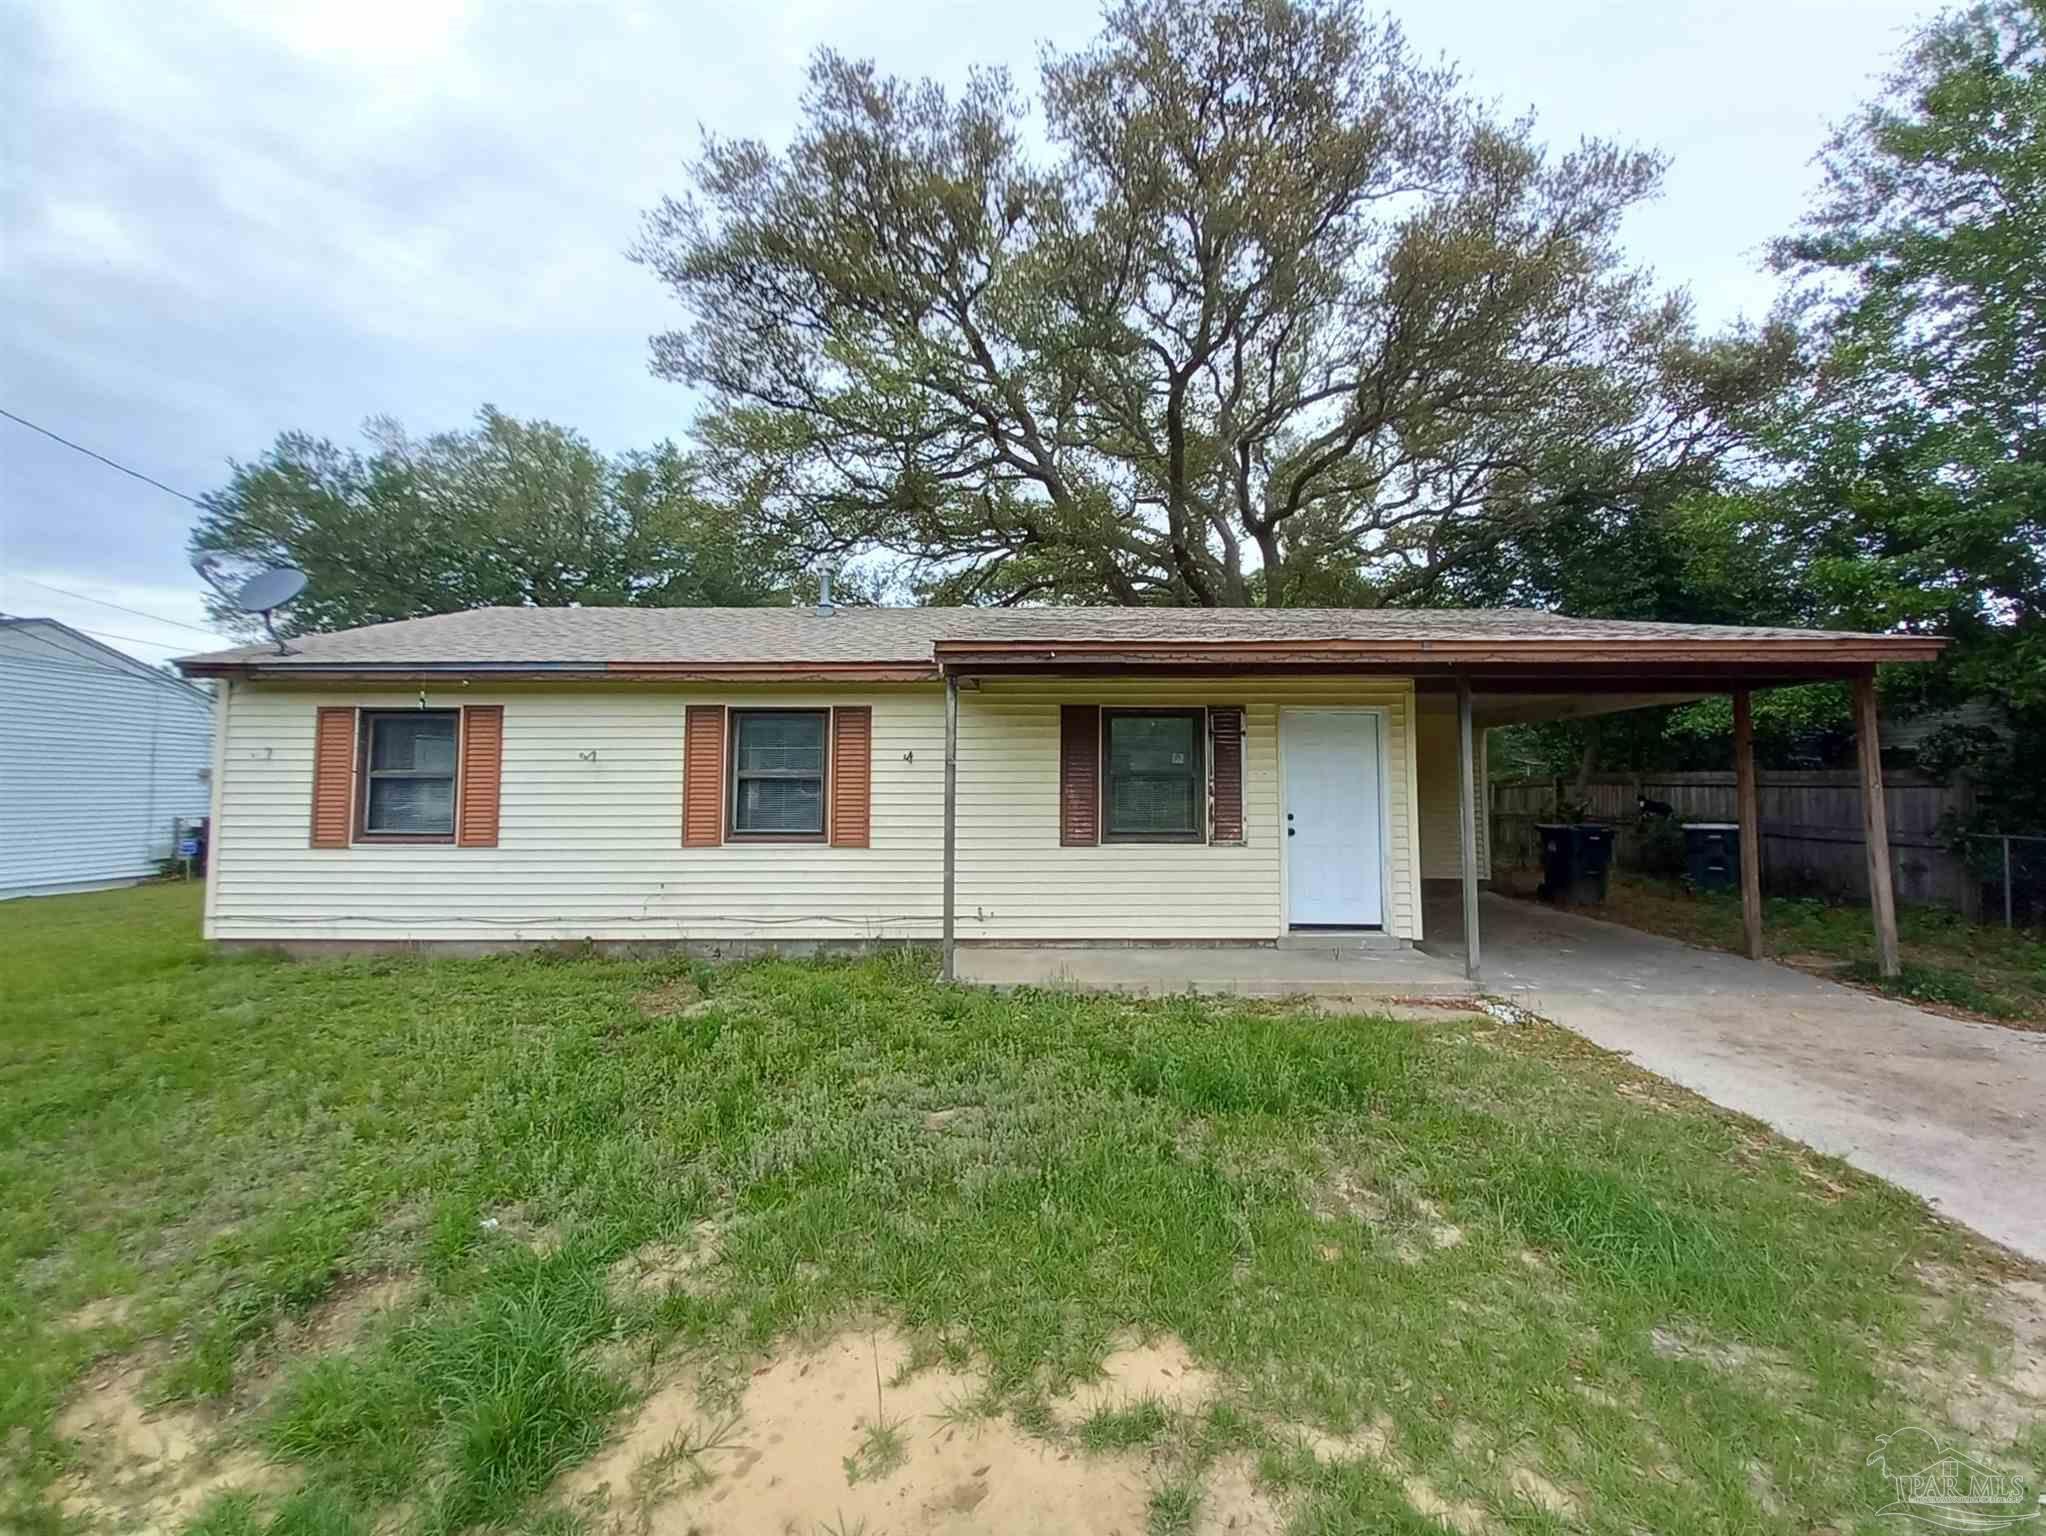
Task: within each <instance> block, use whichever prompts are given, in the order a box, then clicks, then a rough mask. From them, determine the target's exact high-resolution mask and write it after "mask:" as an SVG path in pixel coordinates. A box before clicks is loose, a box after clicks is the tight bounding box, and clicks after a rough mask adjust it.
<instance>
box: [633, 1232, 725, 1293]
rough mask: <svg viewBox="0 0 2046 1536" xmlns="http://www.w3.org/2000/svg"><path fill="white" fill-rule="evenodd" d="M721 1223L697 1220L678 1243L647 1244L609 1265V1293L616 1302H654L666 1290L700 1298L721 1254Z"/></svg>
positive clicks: (705, 1290) (707, 1287)
mask: <svg viewBox="0 0 2046 1536" xmlns="http://www.w3.org/2000/svg"><path fill="white" fill-rule="evenodd" d="M723 1240H724V1224H723V1223H722V1222H720V1221H717V1220H715V1219H713V1220H709V1221H699V1222H698V1223H697V1224H696V1225H695V1226H694V1227H692V1228H690V1229H689V1234H688V1236H687V1237H685V1238H683V1239H682V1240H681V1241H679V1242H672V1243H665V1242H660V1243H648V1244H646V1245H645V1246H643V1247H641V1248H638V1249H635V1250H634V1251H633V1252H631V1253H628V1254H627V1255H626V1256H625V1257H624V1258H622V1259H620V1260H619V1261H618V1262H617V1263H616V1264H613V1265H612V1266H611V1272H610V1275H609V1281H610V1286H611V1294H612V1295H613V1296H615V1297H617V1298H618V1299H619V1300H621V1301H623V1300H627V1299H629V1298H631V1297H634V1296H650V1297H653V1298H655V1299H656V1300H658V1299H659V1298H660V1297H662V1296H665V1295H667V1294H668V1293H669V1292H670V1291H682V1292H685V1293H686V1294H688V1295H691V1296H701V1295H704V1294H706V1293H707V1292H708V1291H709V1290H710V1275H709V1271H710V1270H711V1269H712V1268H714V1267H715V1266H716V1264H717V1261H718V1258H719V1256H720V1254H721V1253H722V1251H723V1250H722V1247H721V1244H722V1242H723Z"/></svg>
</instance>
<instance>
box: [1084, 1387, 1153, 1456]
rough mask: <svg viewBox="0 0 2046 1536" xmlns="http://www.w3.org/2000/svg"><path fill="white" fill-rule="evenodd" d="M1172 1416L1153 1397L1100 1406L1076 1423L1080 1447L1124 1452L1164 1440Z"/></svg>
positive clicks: (1091, 1449)
mask: <svg viewBox="0 0 2046 1536" xmlns="http://www.w3.org/2000/svg"><path fill="white" fill-rule="evenodd" d="M1171 1427H1172V1416H1171V1415H1170V1414H1169V1413H1168V1412H1167V1411H1166V1408H1165V1405H1164V1404H1163V1403H1161V1402H1159V1401H1158V1399H1157V1398H1155V1397H1140V1398H1138V1399H1137V1400H1136V1401H1134V1402H1131V1403H1126V1404H1124V1405H1122V1406H1121V1407H1101V1408H1097V1409H1095V1410H1094V1412H1092V1413H1090V1414H1088V1415H1087V1417H1086V1418H1085V1419H1083V1420H1081V1421H1080V1428H1079V1439H1080V1444H1081V1445H1083V1446H1085V1447H1086V1448H1087V1449H1088V1450H1090V1451H1126V1450H1128V1449H1130V1448H1131V1447H1132V1446H1138V1445H1150V1444H1151V1443H1153V1442H1154V1441H1157V1440H1160V1439H1163V1438H1164V1435H1165V1432H1166V1430H1168V1429H1170V1428H1171Z"/></svg>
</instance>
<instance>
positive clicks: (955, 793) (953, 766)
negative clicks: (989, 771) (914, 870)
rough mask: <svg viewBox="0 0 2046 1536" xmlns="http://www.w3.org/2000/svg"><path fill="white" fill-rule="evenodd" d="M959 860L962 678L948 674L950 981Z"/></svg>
mask: <svg viewBox="0 0 2046 1536" xmlns="http://www.w3.org/2000/svg"><path fill="white" fill-rule="evenodd" d="M958 862H959V679H958V677H957V676H956V675H955V674H953V673H950V672H948V673H946V674H945V938H944V957H945V959H944V968H943V970H942V971H941V972H940V975H941V976H942V978H943V979H944V980H946V981H953V980H956V979H957V966H956V964H955V960H956V953H955V952H956V948H957V940H956V936H955V933H954V923H953V887H954V884H955V883H956V876H957V874H958Z"/></svg>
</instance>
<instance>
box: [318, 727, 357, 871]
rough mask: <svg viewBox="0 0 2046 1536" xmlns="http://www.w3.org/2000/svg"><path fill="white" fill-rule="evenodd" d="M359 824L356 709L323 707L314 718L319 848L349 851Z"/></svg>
mask: <svg viewBox="0 0 2046 1536" xmlns="http://www.w3.org/2000/svg"><path fill="white" fill-rule="evenodd" d="M354 823H355V710H354V709H353V708H352V707H345V706H344V707H339V708H335V707H322V708H321V709H320V710H319V711H318V713H317V714H316V715H315V716H314V718H313V830H312V846H313V847H315V848H346V847H347V846H348V840H349V838H348V834H349V832H350V830H351V829H352V828H353V826H354Z"/></svg>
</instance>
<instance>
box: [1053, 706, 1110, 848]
mask: <svg viewBox="0 0 2046 1536" xmlns="http://www.w3.org/2000/svg"><path fill="white" fill-rule="evenodd" d="M1100 841H1101V708H1100V706H1099V705H1095V704H1063V705H1061V706H1059V842H1060V843H1062V844H1063V845H1064V846H1066V847H1068V848H1091V847H1092V846H1093V845H1094V844H1096V843H1098V842H1100Z"/></svg>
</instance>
